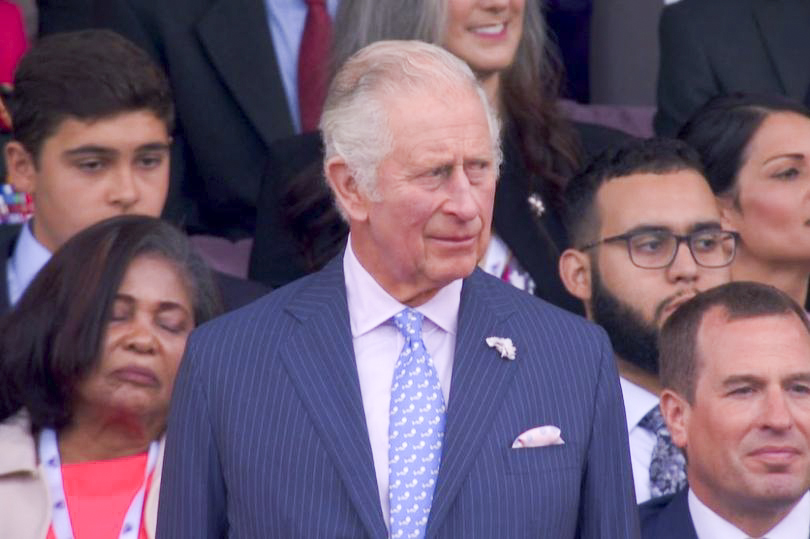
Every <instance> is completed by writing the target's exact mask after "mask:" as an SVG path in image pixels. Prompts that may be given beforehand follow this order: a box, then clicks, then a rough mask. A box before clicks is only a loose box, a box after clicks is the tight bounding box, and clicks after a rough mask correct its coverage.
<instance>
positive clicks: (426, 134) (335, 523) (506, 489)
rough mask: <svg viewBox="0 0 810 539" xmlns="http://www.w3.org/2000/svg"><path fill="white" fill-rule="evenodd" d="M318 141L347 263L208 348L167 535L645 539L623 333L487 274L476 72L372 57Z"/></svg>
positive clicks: (186, 421) (239, 314) (212, 328)
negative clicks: (617, 343)
mask: <svg viewBox="0 0 810 539" xmlns="http://www.w3.org/2000/svg"><path fill="white" fill-rule="evenodd" d="M321 128H322V130H323V133H324V141H325V146H326V157H325V161H324V173H325V176H326V178H327V180H328V182H329V185H330V186H331V188H332V191H333V193H334V198H335V203H336V204H337V205H338V207H339V209H340V211H341V213H342V215H343V216H344V217H345V219H346V220H347V222H348V223H349V226H350V230H351V232H350V236H349V240H348V242H347V245H346V248H345V250H344V252H343V253H342V255H341V256H339V257H337V258H336V259H335V260H333V261H332V262H331V263H330V264H329V265H328V266H327V267H326V268H325V269H324V270H323V271H321V272H319V273H316V274H313V275H311V276H308V277H305V278H303V279H301V280H299V281H296V282H294V283H292V284H290V285H288V286H286V287H283V288H280V289H278V290H276V291H275V292H273V293H272V294H270V295H269V296H266V297H265V298H263V299H261V300H259V301H257V302H255V303H253V304H252V305H249V306H248V307H246V308H244V309H242V310H239V311H236V312H234V313H232V314H231V315H227V316H224V317H222V318H219V319H218V320H216V321H214V322H213V323H211V324H208V325H205V326H203V327H201V328H200V329H199V330H198V331H196V332H195V333H194V334H193V335H192V336H191V338H190V339H189V345H188V348H187V351H186V358H185V360H184V363H183V365H182V367H181V370H180V373H179V375H178V380H177V384H176V388H175V396H174V400H173V403H172V410H171V414H170V420H169V433H168V442H167V450H166V460H165V467H164V475H163V484H162V488H161V496H160V512H159V517H158V536H159V537H167V538H169V537H171V538H185V537H188V538H194V539H200V538H208V537H224V536H228V537H279V538H294V537H301V538H307V539H309V538H319V537H323V538H332V537H375V538H377V537H394V538H405V537H409V538H421V537H428V536H429V537H447V538H458V537H464V538H476V537H486V538H490V537H509V538H516V537H550V538H552V537H553V538H554V539H566V538H574V537H577V538H597V537H599V538H608V539H610V538H615V539H625V538H635V537H637V536H638V533H639V532H638V522H637V520H638V519H637V515H636V509H635V505H634V497H633V485H632V477H631V472H630V460H629V453H628V447H627V431H626V425H625V420H624V411H623V407H622V401H621V396H620V390H619V382H618V376H617V372H616V367H615V362H614V361H613V360H612V353H611V350H610V345H609V343H608V342H607V340H606V338H605V336H604V333H603V332H602V331H601V330H600V329H598V328H597V327H596V326H594V325H591V324H590V323H588V322H586V321H584V320H583V319H581V318H578V317H576V316H573V315H571V314H568V313H565V312H563V311H561V310H559V309H557V308H554V307H552V306H550V305H548V304H546V303H544V302H542V301H541V300H538V299H536V298H534V297H533V296H530V295H528V294H526V293H524V292H521V291H519V290H517V289H515V288H513V287H511V286H510V285H508V284H506V283H503V282H501V281H499V280H498V279H496V278H493V277H491V276H488V275H486V274H485V273H484V272H483V271H481V270H479V269H477V263H478V260H479V259H480V257H481V255H482V254H483V253H484V251H485V250H486V246H487V242H488V241H489V235H490V227H491V222H492V204H493V197H494V193H495V181H496V177H497V172H498V166H499V161H500V151H499V139H498V120H497V117H496V114H495V112H494V111H493V110H491V108H490V106H489V104H488V101H487V99H486V96H485V95H484V93H483V91H482V90H481V88H480V86H479V85H478V83H477V82H476V79H475V76H474V75H473V73H472V72H471V71H470V69H469V68H468V67H467V66H466V64H464V63H463V62H461V61H460V60H458V59H456V58H455V57H454V56H452V55H451V54H450V53H448V52H446V51H444V50H442V49H440V48H438V47H435V46H432V45H427V44H424V43H419V42H395V41H389V42H378V43H375V44H373V45H371V46H369V47H366V48H365V49H362V50H361V51H359V52H358V53H357V54H355V55H354V56H353V57H351V58H350V59H349V60H348V61H347V63H346V64H345V65H344V66H343V67H342V68H341V70H340V71H339V73H338V74H337V75H336V77H335V80H334V81H333V83H332V86H331V88H330V91H329V95H328V97H327V101H326V106H325V110H324V114H323V117H322V119H321Z"/></svg>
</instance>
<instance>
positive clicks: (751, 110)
mask: <svg viewBox="0 0 810 539" xmlns="http://www.w3.org/2000/svg"><path fill="white" fill-rule="evenodd" d="M776 112H792V113H795V114H799V115H801V116H804V117H805V118H810V111H809V110H808V109H807V108H806V107H805V106H804V105H803V104H801V103H799V102H797V101H793V100H792V99H789V98H787V97H783V96H779V95H756V94H744V93H733V94H729V95H726V96H718V97H715V98H713V99H711V100H709V101H708V102H707V103H706V104H705V105H703V106H702V107H701V108H700V109H699V110H698V111H697V112H695V114H694V115H692V117H691V118H690V119H689V121H688V122H686V124H684V126H683V127H682V128H681V130H680V132H679V133H678V138H679V139H681V140H683V141H685V142H686V143H688V144H689V145H690V146H692V147H693V148H695V149H696V150H697V151H698V153H699V154H700V158H701V160H702V161H703V165H704V166H705V167H706V179H707V180H708V182H709V185H710V186H711V188H712V191H713V192H714V194H715V195H730V194H734V193H733V191H734V188H735V187H736V185H737V175H738V174H739V172H740V169H741V168H742V166H743V164H744V163H745V155H746V150H747V148H748V145H749V144H750V143H751V139H753V138H754V135H755V134H756V132H757V131H758V130H759V127H760V126H761V125H762V122H763V121H765V118H767V117H768V116H769V115H771V114H773V113H776Z"/></svg>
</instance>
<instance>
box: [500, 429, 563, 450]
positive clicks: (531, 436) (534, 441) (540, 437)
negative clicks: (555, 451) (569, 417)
mask: <svg viewBox="0 0 810 539" xmlns="http://www.w3.org/2000/svg"><path fill="white" fill-rule="evenodd" d="M564 443H565V442H564V441H563V439H562V437H560V429H559V428H558V427H555V426H554V425H543V426H542V427H534V428H533V429H529V430H527V431H526V432H524V433H523V434H521V435H520V436H518V437H517V439H515V441H514V442H512V449H522V448H528V447H544V446H547V445H560V444H564Z"/></svg>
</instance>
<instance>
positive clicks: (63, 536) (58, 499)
mask: <svg viewBox="0 0 810 539" xmlns="http://www.w3.org/2000/svg"><path fill="white" fill-rule="evenodd" d="M158 448H159V444H158V442H156V441H153V442H152V443H151V444H149V455H148V457H147V459H146V470H145V471H144V474H143V483H142V484H141V488H139V489H138V492H137V493H136V494H135V498H134V499H133V500H132V503H131V504H130V506H129V509H128V510H127V514H126V516H125V517H124V523H123V524H122V525H121V532H120V533H119V535H118V537H119V539H137V537H138V533H139V531H140V523H141V513H142V512H143V498H144V495H145V493H146V483H147V481H148V480H149V475H150V474H151V473H152V471H153V470H154V469H155V464H157V457H158ZM39 461H40V462H41V463H42V467H43V469H44V470H45V482H46V484H47V485H48V490H49V491H50V494H51V502H52V503H53V520H52V521H51V526H52V527H53V533H54V535H55V536H56V539H73V525H72V524H71V523H70V512H69V511H68V506H67V499H66V498H65V488H64V485H63V484H62V463H61V461H60V460H59V445H58V443H57V440H56V432H55V431H54V430H53V429H42V432H41V433H40V435H39Z"/></svg>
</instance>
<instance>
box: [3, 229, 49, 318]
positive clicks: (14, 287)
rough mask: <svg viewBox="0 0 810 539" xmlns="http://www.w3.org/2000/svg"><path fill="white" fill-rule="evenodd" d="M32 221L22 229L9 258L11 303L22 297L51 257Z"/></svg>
mask: <svg viewBox="0 0 810 539" xmlns="http://www.w3.org/2000/svg"><path fill="white" fill-rule="evenodd" d="M31 223H32V221H28V222H26V223H25V224H24V225H23V226H22V228H21V229H20V236H19V238H17V244H16V245H15V246H14V253H13V254H12V255H11V258H9V259H8V266H7V271H8V283H7V284H8V299H9V303H11V305H14V304H15V303H17V301H19V299H20V297H21V296H22V295H23V292H25V289H26V288H28V285H30V284H31V281H33V280H34V277H36V276H37V273H39V270H41V269H42V266H44V265H45V264H47V263H48V260H50V259H51V252H50V251H48V249H46V248H45V247H44V246H43V245H42V244H41V243H39V241H37V239H36V238H35V237H34V234H33V233H32V231H31Z"/></svg>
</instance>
